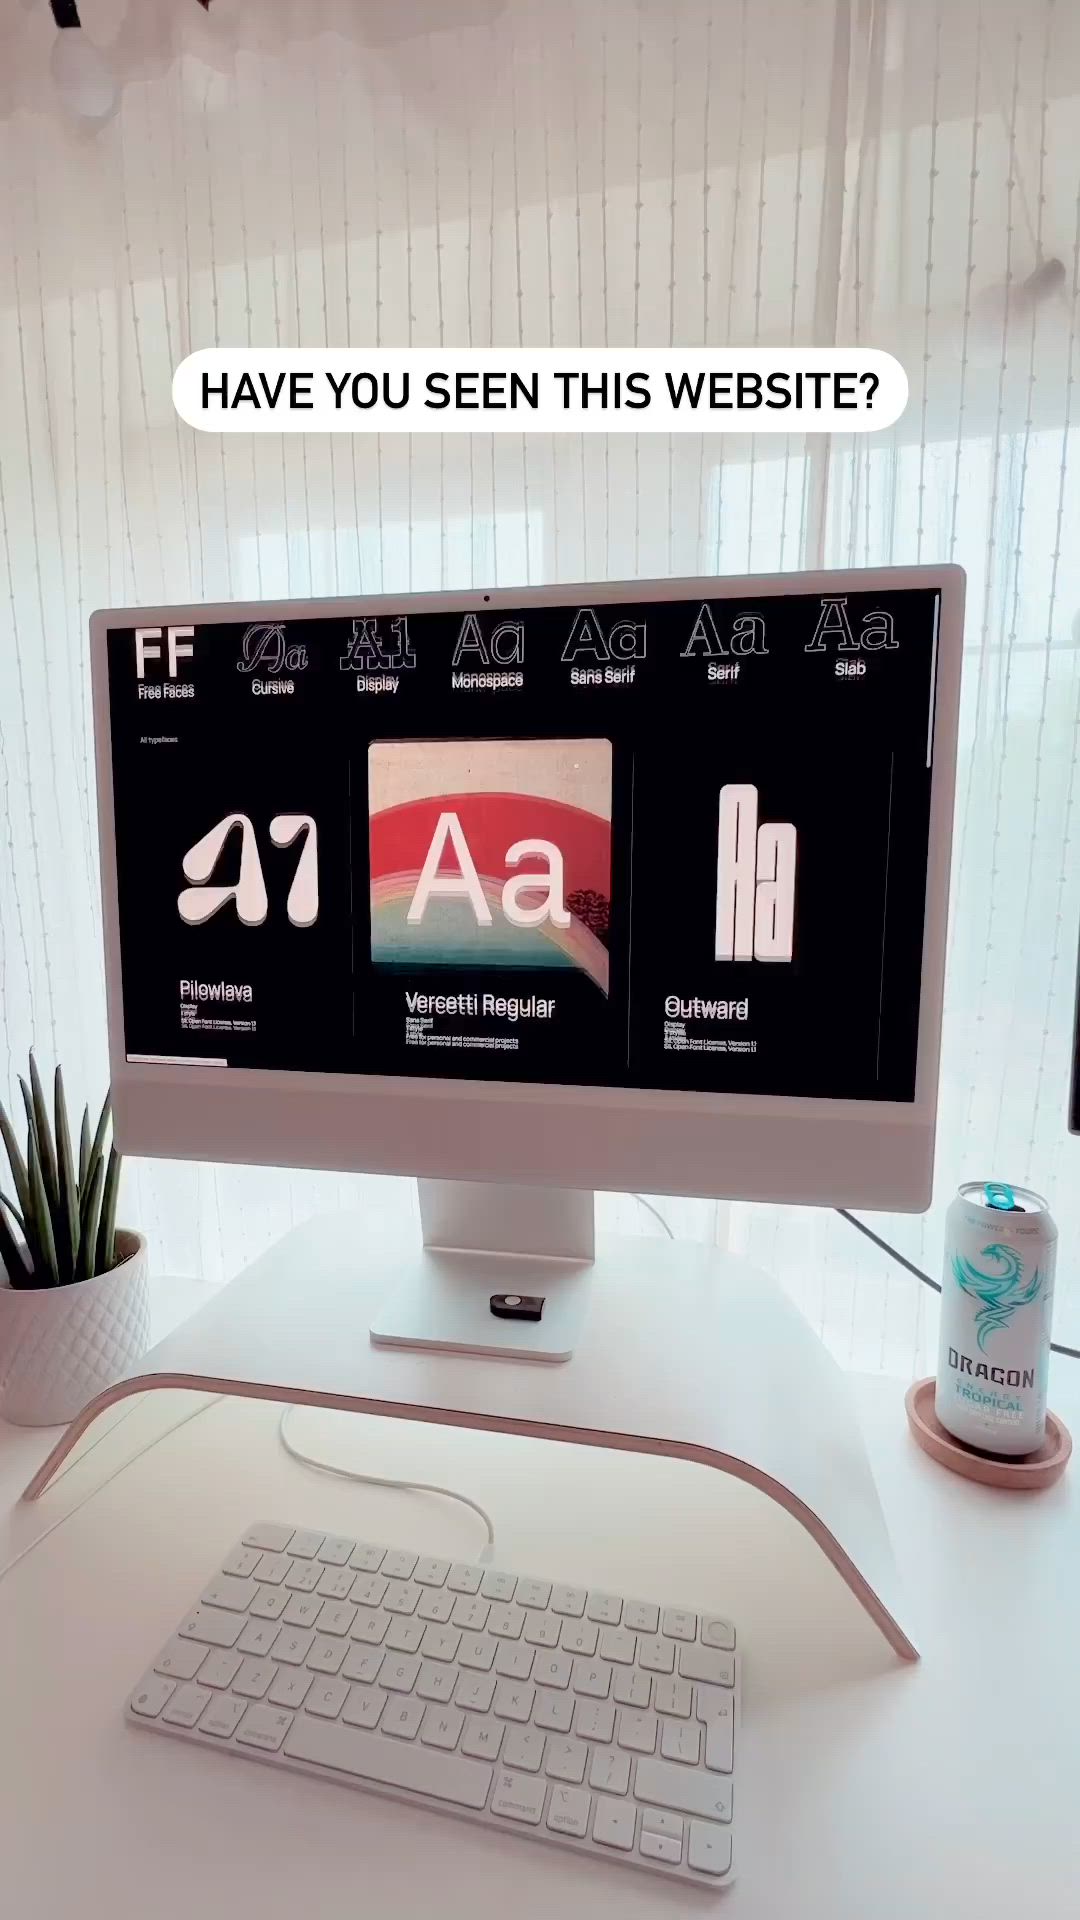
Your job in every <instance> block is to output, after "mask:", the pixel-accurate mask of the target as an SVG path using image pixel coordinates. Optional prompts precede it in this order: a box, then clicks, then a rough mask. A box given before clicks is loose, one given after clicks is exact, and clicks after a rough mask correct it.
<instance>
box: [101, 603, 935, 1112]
mask: <svg viewBox="0 0 1080 1920" xmlns="http://www.w3.org/2000/svg"><path fill="white" fill-rule="evenodd" d="M472 600H473V607H474V610H472V611H466V610H464V609H461V608H460V607H459V608H458V609H457V610H454V611H442V610H440V611H437V612H424V613H417V612H415V611H412V612H410V611H409V608H408V603H407V602H403V603H402V606H401V610H400V612H399V613H397V614H396V615H395V614H393V613H391V614H385V613H380V614H379V615H378V616H377V617H376V616H373V615H370V614H364V613H358V614H356V615H355V616H345V617H342V616H340V615H335V616H334V617H332V618H331V617H326V618H316V617H311V618H299V619H291V618H290V619H288V620H285V621H273V620H268V619H265V618H263V619H261V620H253V619H251V618H250V617H248V618H246V619H238V620H236V621H234V622H229V623H214V624H206V625H202V624H198V623H197V619H196V623H195V624H189V625H185V626H182V627H180V626H177V627H172V628H170V627H164V628H162V629H161V631H160V632H159V631H158V630H157V629H143V628H136V627H134V626H131V627H124V628H114V629H111V630H110V632H109V635H108V678H109V697H110V711H111V730H112V761H113V764H112V774H113V790H114V807H115V832H116V858H117V878H118V895H119V915H120V937H121V955H122V975H123V1007H124V1026H125V1044H126V1049H127V1052H128V1055H129V1057H131V1058H135V1059H138V1058H151V1059H164V1060H169V1061H172V1060H180V1061H183V1060H192V1061H199V1060H201V1061H214V1062H220V1063H223V1064H227V1065H228V1066H231V1067H254V1068H260V1067H261V1068H276V1069H296V1070H311V1071H319V1072H341V1073H381V1074H397V1075H406V1076H420V1075H422V1076H434V1077H438V1078H448V1077H449V1078H467V1079H477V1080H501V1081H511V1082H514V1081H516V1082H524V1083H529V1082H537V1081H547V1082H551V1083H554V1084H560V1085H602V1086H613V1087H646V1088H648V1087H652V1088H674V1089H683V1090H687V1091H690V1090H699V1091H704V1092H739V1093H761V1094H783V1095H795V1096H798V1095H806V1096H825V1097H830V1096H831V1097H836V1098H840V1097H846V1098H855V1099H867V1100H903V1101H910V1100H911V1099H913V1097H914V1091H915V1066H916V1047H917V1035H918V1022H919V993H920V979H921V970H922V941H923V918H924V908H925V892H926V860H927V844H928V834H929V815H930V784H931V771H930V761H931V756H932V746H933V708H934V691H935V671H936V648H937V624H938V613H939V604H938V603H939V595H938V593H937V591H936V590H935V589H932V588H920V589H905V590H900V591H893V592H877V593H870V592H865V593H861V592H847V593H838V594H837V595H836V596H834V597H829V596H824V597H823V596H822V595H821V594H813V595H810V594H805V593H804V594H792V595H790V596H789V595H783V596H771V595H770V596H766V597H763V598H762V599H760V600H759V601H757V602H755V601H753V600H752V599H748V598H746V597H745V595H744V596H743V597H740V598H739V599H738V600H737V601H736V600H735V599H733V598H724V597H722V596H717V597H716V598H713V599H710V600H708V601H706V602H705V603H704V604H702V602H701V601H700V599H698V598H695V599H693V600H690V599H672V600H666V601H648V602H642V603H637V604H634V603H627V604H611V603H606V604H597V605H595V606H590V605H577V604H573V605H565V606H560V607H558V608H554V607H544V608H538V607H535V606H530V607H526V608H522V609H521V610H512V609H509V610H508V609H507V608H506V607H500V608H498V609H491V608H485V607H482V606H480V605H478V604H477V601H478V596H472Z"/></svg>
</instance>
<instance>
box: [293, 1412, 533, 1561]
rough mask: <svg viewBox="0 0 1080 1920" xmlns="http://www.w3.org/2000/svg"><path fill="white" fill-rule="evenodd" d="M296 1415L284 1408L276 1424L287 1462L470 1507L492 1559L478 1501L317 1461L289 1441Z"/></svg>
mask: <svg viewBox="0 0 1080 1920" xmlns="http://www.w3.org/2000/svg"><path fill="white" fill-rule="evenodd" d="M295 1412H296V1408H295V1407H294V1406H289V1407H285V1408H284V1409H283V1411H282V1415H281V1419H280V1420H279V1421H278V1439H279V1440H280V1441H281V1444H282V1446H283V1447H284V1449H285V1451H286V1453H287V1454H288V1455H289V1457H290V1459H293V1460H298V1461H299V1462H300V1465H301V1466H304V1467H310V1468H311V1470H312V1472H313V1473H327V1474H330V1475H331V1476H332V1478H333V1479H335V1480H352V1481H354V1482H355V1483H356V1484H357V1485H358V1486H362V1487H390V1488H391V1489H392V1490H394V1491H395V1492H399V1493H434V1494H437V1495H438V1497H439V1498H440V1499H442V1500H457V1501H458V1502H459V1503H460V1504H461V1506H463V1507H470V1508H471V1509H472V1511H473V1513H475V1514H476V1515H478V1517H479V1518H480V1519H481V1520H482V1521H483V1523H484V1526H485V1528H486V1530H487V1545H486V1547H485V1548H484V1552H483V1554H482V1556H481V1558H482V1560H483V1561H485V1562H486V1561H489V1560H490V1559H491V1556H492V1554H493V1553H494V1551H495V1523H494V1521H493V1520H492V1518H491V1515H490V1514H489V1513H488V1511H487V1509H486V1508H485V1507H482V1506H481V1505H480V1503H479V1501H478V1500H471V1499H470V1498H469V1495H468V1494H467V1493H458V1492H457V1491H456V1490H455V1489H454V1488H453V1487H436V1486H432V1485H430V1484H429V1482H428V1481H426V1480H387V1479H383V1478H382V1477H381V1475H379V1474H376V1473H358V1472H357V1471H356V1470H355V1468H353V1467H338V1466H335V1465H334V1463H333V1461H331V1460H319V1459H316V1457H315V1455H314V1454H310V1453H304V1451H303V1450H302V1448H300V1447H298V1446H296V1445H295V1444H294V1442H293V1441H292V1440H290V1439H289V1434H288V1424H289V1416H290V1414H294V1413H295Z"/></svg>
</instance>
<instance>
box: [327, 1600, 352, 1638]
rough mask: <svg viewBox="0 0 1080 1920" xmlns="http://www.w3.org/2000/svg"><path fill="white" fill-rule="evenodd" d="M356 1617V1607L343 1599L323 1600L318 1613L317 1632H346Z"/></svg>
mask: <svg viewBox="0 0 1080 1920" xmlns="http://www.w3.org/2000/svg"><path fill="white" fill-rule="evenodd" d="M355 1619H356V1608H355V1607H350V1606H349V1605H348V1603H347V1602H346V1601H344V1600H324V1601H323V1603H322V1609H321V1611H320V1613H319V1632H320V1633H334V1634H348V1632H349V1629H350V1627H351V1626H352V1623H353V1621H354V1620H355Z"/></svg>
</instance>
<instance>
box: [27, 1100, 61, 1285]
mask: <svg viewBox="0 0 1080 1920" xmlns="http://www.w3.org/2000/svg"><path fill="white" fill-rule="evenodd" d="M28 1145H29V1151H28V1153H27V1170H28V1173H29V1176H30V1203H31V1205H30V1212H31V1215H32V1218H33V1223H34V1231H35V1233H36V1236H37V1239H38V1243H39V1245H40V1248H41V1256H42V1257H41V1262H40V1264H39V1263H38V1262H37V1261H35V1263H34V1264H35V1268H36V1269H37V1276H38V1285H39V1286H42V1287H55V1286H58V1285H59V1283H60V1275H59V1271H58V1268H57V1263H56V1241H55V1238H54V1236H53V1225H52V1213H51V1212H50V1209H49V1196H48V1194H47V1193H46V1191H45V1180H44V1177H43V1175H42V1171H41V1154H40V1152H39V1150H38V1144H37V1138H36V1135H35V1134H34V1133H33V1132H31V1134H30V1139H29V1143H28Z"/></svg>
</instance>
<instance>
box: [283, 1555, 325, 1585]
mask: <svg viewBox="0 0 1080 1920" xmlns="http://www.w3.org/2000/svg"><path fill="white" fill-rule="evenodd" d="M322 1572H323V1570H322V1568H321V1566H320V1565H319V1562H318V1561H317V1560H294V1561H293V1563H292V1566H291V1567H290V1568H289V1571H288V1573H287V1574H286V1575H285V1585H286V1586H287V1587H288V1589H289V1591H290V1593H314V1591H315V1589H316V1587H317V1586H318V1584H319V1581H320V1580H321V1579H322Z"/></svg>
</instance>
